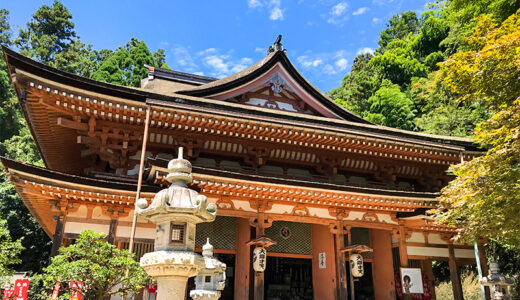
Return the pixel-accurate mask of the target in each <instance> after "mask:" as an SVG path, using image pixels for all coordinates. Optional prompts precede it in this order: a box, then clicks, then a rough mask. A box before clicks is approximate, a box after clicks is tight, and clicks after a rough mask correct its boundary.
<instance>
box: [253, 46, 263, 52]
mask: <svg viewBox="0 0 520 300" xmlns="http://www.w3.org/2000/svg"><path fill="white" fill-rule="evenodd" d="M255 52H260V53H263V52H265V48H262V47H256V48H255Z"/></svg>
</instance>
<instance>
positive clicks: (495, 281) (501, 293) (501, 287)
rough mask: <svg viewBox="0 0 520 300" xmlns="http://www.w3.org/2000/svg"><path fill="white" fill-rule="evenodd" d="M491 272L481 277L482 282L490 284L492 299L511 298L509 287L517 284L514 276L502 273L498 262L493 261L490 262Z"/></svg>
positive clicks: (506, 299) (485, 284)
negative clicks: (506, 275) (510, 276)
mask: <svg viewBox="0 0 520 300" xmlns="http://www.w3.org/2000/svg"><path fill="white" fill-rule="evenodd" d="M489 270H490V271H491V274H489V275H488V276H486V277H483V278H481V279H480V284H482V285H484V286H489V289H490V291H491V299H500V300H509V299H511V298H510V297H509V293H508V287H509V286H511V285H513V284H515V279H514V278H509V277H505V276H504V274H502V273H500V268H499V266H498V263H496V262H491V263H490V264H489Z"/></svg>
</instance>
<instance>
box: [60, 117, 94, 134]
mask: <svg viewBox="0 0 520 300" xmlns="http://www.w3.org/2000/svg"><path fill="white" fill-rule="evenodd" d="M56 123H57V124H58V126H61V127H65V128H69V129H75V130H81V131H88V124H87V123H81V122H76V121H72V120H69V119H67V118H63V117H58V119H57V121H56Z"/></svg>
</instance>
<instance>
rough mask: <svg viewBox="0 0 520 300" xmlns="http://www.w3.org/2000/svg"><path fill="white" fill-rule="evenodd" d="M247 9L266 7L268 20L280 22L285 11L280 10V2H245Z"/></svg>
mask: <svg viewBox="0 0 520 300" xmlns="http://www.w3.org/2000/svg"><path fill="white" fill-rule="evenodd" d="M247 6H248V7H249V8H259V7H266V8H267V9H268V10H269V19H270V20H272V21H282V20H283V19H284V12H285V9H284V8H282V2H281V0H247Z"/></svg>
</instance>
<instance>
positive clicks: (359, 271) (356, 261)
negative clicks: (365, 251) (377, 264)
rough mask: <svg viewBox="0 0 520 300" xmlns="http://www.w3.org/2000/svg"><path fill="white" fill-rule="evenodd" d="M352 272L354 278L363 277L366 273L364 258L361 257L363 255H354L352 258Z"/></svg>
mask: <svg viewBox="0 0 520 300" xmlns="http://www.w3.org/2000/svg"><path fill="white" fill-rule="evenodd" d="M350 272H351V273H352V276H354V277H362V276H363V274H364V273H365V270H364V268H363V256H361V254H352V255H351V256H350Z"/></svg>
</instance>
